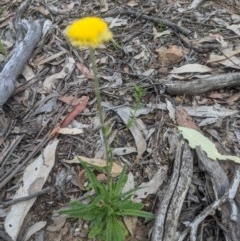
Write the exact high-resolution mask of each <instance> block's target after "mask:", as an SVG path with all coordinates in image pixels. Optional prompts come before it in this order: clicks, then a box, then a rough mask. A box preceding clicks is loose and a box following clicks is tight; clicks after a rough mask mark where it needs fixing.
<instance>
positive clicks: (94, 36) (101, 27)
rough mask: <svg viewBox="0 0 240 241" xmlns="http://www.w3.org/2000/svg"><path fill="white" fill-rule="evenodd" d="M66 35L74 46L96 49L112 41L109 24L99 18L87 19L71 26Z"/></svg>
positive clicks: (75, 22) (82, 19)
mask: <svg viewBox="0 0 240 241" xmlns="http://www.w3.org/2000/svg"><path fill="white" fill-rule="evenodd" d="M65 34H66V36H67V38H68V39H69V41H70V42H71V44H72V45H74V46H77V47H89V48H96V47H98V46H99V45H100V44H102V43H104V42H107V41H109V40H111V39H112V33H111V31H110V30H109V28H108V25H107V23H106V22H105V21H104V20H103V19H101V18H98V17H85V18H81V19H79V20H77V21H74V22H73V23H72V24H70V25H69V26H68V27H67V28H66V30H65Z"/></svg>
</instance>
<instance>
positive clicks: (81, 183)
mask: <svg viewBox="0 0 240 241" xmlns="http://www.w3.org/2000/svg"><path fill="white" fill-rule="evenodd" d="M86 180H87V176H86V172H85V170H84V169H82V170H81V171H80V172H79V173H78V186H79V188H80V190H82V191H83V190H85V187H84V183H85V182H86Z"/></svg>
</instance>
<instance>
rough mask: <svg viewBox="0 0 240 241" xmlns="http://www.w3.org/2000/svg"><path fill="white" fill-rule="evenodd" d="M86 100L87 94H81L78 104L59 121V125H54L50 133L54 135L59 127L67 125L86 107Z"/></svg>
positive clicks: (87, 98)
mask: <svg viewBox="0 0 240 241" xmlns="http://www.w3.org/2000/svg"><path fill="white" fill-rule="evenodd" d="M88 100H89V97H88V96H83V97H82V98H81V99H79V100H78V104H76V105H75V106H74V107H73V109H72V111H71V112H70V113H69V114H68V115H67V116H66V117H65V118H64V120H63V121H62V122H61V123H60V126H56V127H55V128H54V129H53V130H52V132H51V134H50V135H51V136H52V137H56V136H57V134H58V132H59V131H60V129H61V128H64V127H66V126H68V124H69V123H70V122H71V121H72V120H73V119H74V118H75V117H76V116H77V115H79V114H80V113H81V112H82V111H83V110H84V109H85V108H86V106H87V103H88Z"/></svg>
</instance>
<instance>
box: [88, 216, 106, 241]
mask: <svg viewBox="0 0 240 241" xmlns="http://www.w3.org/2000/svg"><path fill="white" fill-rule="evenodd" d="M104 225H105V222H103V220H102V219H97V220H96V222H93V223H92V225H91V226H92V227H91V229H90V231H89V233H88V238H95V237H96V236H98V235H99V234H101V233H103V232H104Z"/></svg>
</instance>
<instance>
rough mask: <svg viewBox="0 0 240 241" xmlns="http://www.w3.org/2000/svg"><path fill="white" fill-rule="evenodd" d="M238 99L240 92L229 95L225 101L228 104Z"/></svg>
mask: <svg viewBox="0 0 240 241" xmlns="http://www.w3.org/2000/svg"><path fill="white" fill-rule="evenodd" d="M239 99H240V92H238V93H236V94H234V95H232V96H230V97H229V98H227V100H226V102H227V103H228V104H229V105H234V103H235V102H236V101H238V100H239Z"/></svg>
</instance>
